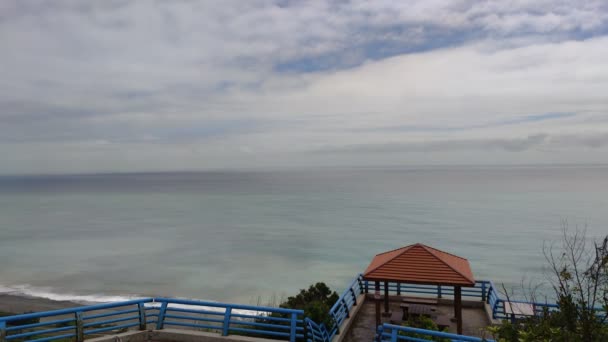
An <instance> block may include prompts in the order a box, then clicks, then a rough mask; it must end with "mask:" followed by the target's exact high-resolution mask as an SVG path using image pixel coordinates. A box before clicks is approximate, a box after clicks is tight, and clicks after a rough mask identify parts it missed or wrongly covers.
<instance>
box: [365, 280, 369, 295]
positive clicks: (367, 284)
mask: <svg viewBox="0 0 608 342" xmlns="http://www.w3.org/2000/svg"><path fill="white" fill-rule="evenodd" d="M365 293H366V294H367V293H369V282H368V281H367V280H365Z"/></svg>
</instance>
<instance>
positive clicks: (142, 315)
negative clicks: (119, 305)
mask: <svg viewBox="0 0 608 342" xmlns="http://www.w3.org/2000/svg"><path fill="white" fill-rule="evenodd" d="M137 307H138V308H139V330H146V325H147V324H146V307H145V306H144V303H137Z"/></svg>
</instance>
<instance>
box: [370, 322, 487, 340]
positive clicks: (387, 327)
mask: <svg viewBox="0 0 608 342" xmlns="http://www.w3.org/2000/svg"><path fill="white" fill-rule="evenodd" d="M434 338H441V339H447V340H450V341H454V342H494V340H488V339H483V338H480V337H473V336H466V335H457V334H450V333H446V332H441V331H433V330H424V329H417V328H410V327H404V326H399V325H393V324H386V323H385V324H383V325H380V326H378V330H377V331H376V339H375V342H386V341H390V342H397V341H415V342H433V341H434Z"/></svg>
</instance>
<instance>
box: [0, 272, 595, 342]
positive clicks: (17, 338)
mask: <svg viewBox="0 0 608 342" xmlns="http://www.w3.org/2000/svg"><path fill="white" fill-rule="evenodd" d="M379 285H380V289H381V291H383V290H384V283H382V282H381V283H380V284H379ZM388 289H389V294H392V295H408V294H413V295H417V296H432V297H437V298H445V297H452V296H453V295H454V290H453V288H452V287H442V286H432V285H411V284H401V283H392V282H390V283H388ZM373 291H375V283H372V282H368V281H366V280H363V279H362V276H361V275H358V276H357V277H356V278H355V279H353V281H352V282H351V283H350V284H349V286H348V287H347V288H346V290H345V291H344V292H343V293H342V294H341V295H340V297H339V298H338V301H337V302H336V303H335V304H334V305H333V306H332V308H331V309H330V311H329V314H330V316H331V317H332V319H333V320H332V323H331V324H330V326H329V327H326V326H325V325H324V324H317V323H316V322H313V321H312V320H310V319H309V318H306V317H304V312H303V311H302V310H291V309H282V308H273V307H263V306H250V305H237V304H225V303H217V302H207V301H196V300H183V299H172V298H143V299H137V300H131V301H125V302H118V303H109V304H99V305H90V306H82V307H78V308H71V309H62V310H54V311H47V312H40V313H30V314H23V315H16V316H9V317H0V342H10V341H13V342H22V341H31V342H47V341H53V340H61V339H70V340H74V341H76V342H81V341H83V340H84V338H85V336H91V335H96V334H101V333H105V332H119V331H122V330H126V329H132V328H135V327H137V328H138V329H140V330H144V329H146V328H147V326H148V325H150V324H153V325H154V327H155V328H156V329H163V328H164V327H186V328H194V329H199V330H203V331H212V332H218V333H220V334H221V335H224V336H226V335H230V334H237V335H252V336H259V337H267V338H275V339H284V340H289V341H291V342H295V341H296V340H302V339H305V340H306V341H308V342H329V341H331V340H332V339H333V337H334V336H335V335H337V334H340V329H341V327H342V326H343V324H344V321H345V320H346V319H347V318H349V317H350V316H351V314H352V312H353V307H354V306H356V305H357V304H359V303H358V302H357V301H358V297H359V296H360V295H361V294H364V293H371V292H373ZM462 294H463V297H469V298H476V299H479V300H481V301H484V302H486V303H487V304H488V306H489V307H490V309H491V310H492V317H494V318H496V319H508V318H511V319H516V318H517V316H518V315H513V314H510V313H508V312H506V310H505V302H506V301H505V300H504V299H502V298H501V296H500V294H499V292H498V291H497V288H496V286H494V284H493V283H492V282H491V281H477V282H476V283H475V286H474V287H470V288H463V289H462ZM510 303H524V304H526V305H528V306H531V307H532V308H533V312H534V313H535V314H537V315H540V314H543V313H544V312H546V311H553V310H557V309H558V306H557V305H556V304H548V303H534V302H524V301H517V300H511V301H510ZM599 310H600V311H599V312H604V311H602V309H599ZM34 320H39V322H38V321H34ZM380 328H381V329H380V330H379V332H378V335H377V339H378V342H380V341H388V340H391V341H397V340H404V341H428V340H426V339H420V338H416V337H411V336H407V334H408V333H416V334H419V335H420V334H422V335H421V336H428V337H430V338H432V337H443V338H448V339H452V340H454V341H482V340H481V339H479V338H476V337H469V336H461V335H454V334H446V333H442V332H436V331H430V330H422V329H414V328H409V327H399V326H395V325H390V324H384V325H383V326H381V327H380ZM425 334H426V335H425Z"/></svg>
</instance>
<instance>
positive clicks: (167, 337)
mask: <svg viewBox="0 0 608 342" xmlns="http://www.w3.org/2000/svg"><path fill="white" fill-rule="evenodd" d="M148 341H162V342H268V341H276V340H267V339H264V338H256V337H248V336H237V335H230V336H220V335H218V334H217V333H209V332H202V331H192V330H177V329H163V330H148V331H129V332H125V333H122V334H115V335H107V336H103V337H97V338H93V339H87V340H86V342H148Z"/></svg>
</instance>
